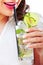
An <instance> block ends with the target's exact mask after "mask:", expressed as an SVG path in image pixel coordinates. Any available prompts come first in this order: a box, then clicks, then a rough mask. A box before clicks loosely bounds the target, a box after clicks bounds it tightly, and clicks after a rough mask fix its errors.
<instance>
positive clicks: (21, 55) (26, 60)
mask: <svg viewBox="0 0 43 65" xmlns="http://www.w3.org/2000/svg"><path fill="white" fill-rule="evenodd" d="M25 29H27V27H26V25H25V24H24V23H23V21H19V24H18V26H16V34H17V33H18V34H17V40H18V59H19V61H20V62H19V64H20V65H24V64H25V65H29V64H30V65H33V60H34V54H33V49H32V48H26V44H24V43H23V35H24V34H25V33H26V32H25ZM20 32H21V33H20Z"/></svg>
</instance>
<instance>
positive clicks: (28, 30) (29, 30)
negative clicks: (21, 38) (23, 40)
mask: <svg viewBox="0 0 43 65" xmlns="http://www.w3.org/2000/svg"><path fill="white" fill-rule="evenodd" d="M33 31H41V30H40V29H37V28H29V29H27V30H26V32H33Z"/></svg>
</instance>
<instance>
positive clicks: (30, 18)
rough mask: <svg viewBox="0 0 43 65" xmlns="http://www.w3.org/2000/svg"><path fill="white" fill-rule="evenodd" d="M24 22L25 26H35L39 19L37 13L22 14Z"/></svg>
mask: <svg viewBox="0 0 43 65" xmlns="http://www.w3.org/2000/svg"><path fill="white" fill-rule="evenodd" d="M23 20H24V23H25V24H26V26H27V27H28V28H29V27H33V26H36V25H37V24H38V21H39V15H38V14H36V13H31V12H30V13H27V14H25V16H24V19H23Z"/></svg>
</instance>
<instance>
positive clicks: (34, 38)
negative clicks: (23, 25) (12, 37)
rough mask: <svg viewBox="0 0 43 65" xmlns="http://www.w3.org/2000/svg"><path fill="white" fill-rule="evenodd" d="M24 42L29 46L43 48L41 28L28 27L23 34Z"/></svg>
mask: <svg viewBox="0 0 43 65" xmlns="http://www.w3.org/2000/svg"><path fill="white" fill-rule="evenodd" d="M23 38H24V40H23V42H24V44H27V46H26V47H30V48H43V30H42V31H41V30H38V29H35V28H30V29H28V31H27V33H26V34H25V35H24V36H23Z"/></svg>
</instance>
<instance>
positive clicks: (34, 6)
mask: <svg viewBox="0 0 43 65" xmlns="http://www.w3.org/2000/svg"><path fill="white" fill-rule="evenodd" d="M26 3H27V4H29V5H30V11H31V12H37V13H39V14H41V15H42V16H43V0H26Z"/></svg>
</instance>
